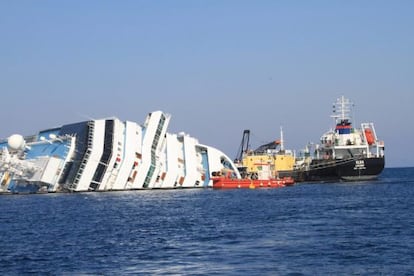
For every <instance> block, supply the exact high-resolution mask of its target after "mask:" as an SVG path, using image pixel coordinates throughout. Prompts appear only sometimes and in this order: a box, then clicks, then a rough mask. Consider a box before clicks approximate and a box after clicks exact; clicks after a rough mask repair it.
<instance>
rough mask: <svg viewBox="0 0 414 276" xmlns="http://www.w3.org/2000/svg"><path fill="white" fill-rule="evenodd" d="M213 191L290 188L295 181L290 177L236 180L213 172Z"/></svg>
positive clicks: (230, 176)
mask: <svg viewBox="0 0 414 276" xmlns="http://www.w3.org/2000/svg"><path fill="white" fill-rule="evenodd" d="M211 179H212V180H213V189H256V188H281V187H286V186H292V185H293V184H294V183H295V181H294V180H293V178H292V177H283V178H280V179H279V178H269V179H249V178H236V177H233V176H232V173H231V172H226V173H224V174H222V173H221V172H216V173H214V172H213V177H212V178H211Z"/></svg>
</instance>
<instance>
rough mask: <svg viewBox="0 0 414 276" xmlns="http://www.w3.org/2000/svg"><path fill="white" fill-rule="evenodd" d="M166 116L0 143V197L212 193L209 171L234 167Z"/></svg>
mask: <svg viewBox="0 0 414 276" xmlns="http://www.w3.org/2000/svg"><path fill="white" fill-rule="evenodd" d="M170 118H171V116H170V115H169V114H166V113H164V112H162V111H155V112H152V113H150V114H148V116H147V118H146V120H145V123H144V124H143V125H139V124H137V123H135V122H131V121H125V122H123V121H120V120H119V119H117V118H109V119H100V120H89V121H84V122H79V123H73V124H67V125H63V126H61V127H57V128H51V129H46V130H42V131H40V132H39V133H37V134H35V135H33V136H28V137H23V136H22V135H18V134H14V135H11V136H10V137H9V138H8V139H5V140H3V141H0V192H1V193H37V192H86V191H120V190H139V189H154V188H167V189H173V188H198V187H200V188H202V187H212V185H213V181H212V179H211V176H212V175H211V174H212V172H214V171H221V170H231V171H234V172H235V175H234V177H236V178H240V174H239V173H238V170H237V168H236V167H235V165H234V163H233V162H232V160H231V159H230V158H228V157H227V156H226V155H225V154H224V153H223V152H222V151H220V150H218V149H216V148H214V147H211V146H207V145H203V144H200V143H199V142H198V140H197V139H196V138H194V137H191V136H189V135H187V134H185V133H179V134H171V133H168V132H167V127H168V124H169V122H170Z"/></svg>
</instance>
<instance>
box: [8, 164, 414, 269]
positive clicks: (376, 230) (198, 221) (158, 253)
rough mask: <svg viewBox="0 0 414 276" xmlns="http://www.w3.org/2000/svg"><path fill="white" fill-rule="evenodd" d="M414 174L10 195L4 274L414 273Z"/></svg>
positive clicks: (391, 171) (409, 171) (395, 172)
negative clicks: (269, 185) (234, 186)
mask: <svg viewBox="0 0 414 276" xmlns="http://www.w3.org/2000/svg"><path fill="white" fill-rule="evenodd" d="M413 198H414V168H404V169H386V170H385V171H384V173H383V174H382V175H381V177H380V179H379V180H377V181H373V182H361V183H331V184H306V183H303V184H297V185H296V186H293V187H287V188H280V189H273V190H265V189H263V190H260V189H256V190H228V191H220V190H210V189H200V190H168V191H160V190H153V191H134V192H114V193H82V194H42V195H10V196H1V197H0V225H1V227H0V236H1V238H0V275H14V274H19V275H20V274H30V273H33V274H42V275H43V274H52V275H62V274H63V275H74V274H75V275H79V274H82V275H85V274H93V275H95V274H99V275H125V274H133V275H141V274H144V275H206V274H208V275H321V274H322V275H349V274H356V275H359V274H360V275H408V274H414V201H413Z"/></svg>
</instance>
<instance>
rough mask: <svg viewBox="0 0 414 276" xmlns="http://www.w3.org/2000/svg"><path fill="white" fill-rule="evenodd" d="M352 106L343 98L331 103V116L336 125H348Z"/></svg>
mask: <svg viewBox="0 0 414 276" xmlns="http://www.w3.org/2000/svg"><path fill="white" fill-rule="evenodd" d="M353 106H354V104H353V103H352V102H351V101H350V100H349V99H347V98H345V97H344V96H341V97H340V98H338V99H337V100H336V102H335V103H333V106H332V107H333V114H332V115H331V117H332V118H334V120H335V123H336V124H341V123H345V122H347V123H350V120H351V115H350V113H351V108H352V107H353Z"/></svg>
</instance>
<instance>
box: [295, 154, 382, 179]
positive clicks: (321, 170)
mask: <svg viewBox="0 0 414 276" xmlns="http://www.w3.org/2000/svg"><path fill="white" fill-rule="evenodd" d="M384 165H385V159H384V157H370V158H359V159H336V160H325V159H314V160H312V162H311V164H310V168H309V169H308V170H304V171H296V172H294V175H293V177H294V178H295V180H296V181H298V182H299V181H306V182H308V181H309V182H311V181H318V182H332V181H365V180H372V179H376V178H377V177H378V175H379V174H381V172H382V171H383V169H384Z"/></svg>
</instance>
